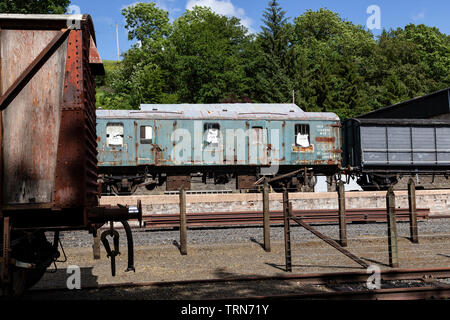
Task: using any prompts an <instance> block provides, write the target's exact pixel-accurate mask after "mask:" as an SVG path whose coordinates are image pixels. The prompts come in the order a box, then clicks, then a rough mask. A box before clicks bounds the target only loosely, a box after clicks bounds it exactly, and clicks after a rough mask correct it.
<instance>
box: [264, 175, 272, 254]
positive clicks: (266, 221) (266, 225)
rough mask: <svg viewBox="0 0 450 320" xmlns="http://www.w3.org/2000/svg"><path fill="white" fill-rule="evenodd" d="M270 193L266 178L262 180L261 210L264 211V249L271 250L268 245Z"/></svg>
mask: <svg viewBox="0 0 450 320" xmlns="http://www.w3.org/2000/svg"><path fill="white" fill-rule="evenodd" d="M269 197H270V194H269V184H268V183H267V180H266V181H265V182H264V188H263V212H264V250H265V251H266V252H271V251H272V250H271V247H270V198H269Z"/></svg>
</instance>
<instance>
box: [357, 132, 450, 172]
mask: <svg viewBox="0 0 450 320" xmlns="http://www.w3.org/2000/svg"><path fill="white" fill-rule="evenodd" d="M360 132H361V149H362V157H363V159H362V162H363V163H362V164H363V165H364V166H371V165H374V166H380V165H390V166H404V165H410V166H441V165H448V164H450V128H449V127H436V126H435V125H433V124H431V125H429V126H428V127H427V126H426V125H424V124H422V125H421V126H414V125H410V126H388V125H386V126H381V125H379V126H362V127H361V129H360Z"/></svg>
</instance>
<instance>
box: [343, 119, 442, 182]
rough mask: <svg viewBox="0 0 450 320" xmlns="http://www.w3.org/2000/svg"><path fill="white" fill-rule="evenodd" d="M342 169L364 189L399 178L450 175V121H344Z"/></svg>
mask: <svg viewBox="0 0 450 320" xmlns="http://www.w3.org/2000/svg"><path fill="white" fill-rule="evenodd" d="M342 131H343V132H342V135H343V150H344V153H343V166H344V167H345V168H346V171H347V172H351V173H355V174H356V175H357V176H359V181H358V183H359V184H360V185H361V186H362V187H363V188H365V189H366V190H370V189H373V188H375V189H383V188H386V187H387V186H389V185H391V184H395V183H396V182H397V180H398V177H400V176H402V175H415V174H429V175H444V176H446V177H447V176H448V175H449V174H450V121H448V120H435V119H420V120H419V119H350V120H347V121H345V122H344V124H343V129H342Z"/></svg>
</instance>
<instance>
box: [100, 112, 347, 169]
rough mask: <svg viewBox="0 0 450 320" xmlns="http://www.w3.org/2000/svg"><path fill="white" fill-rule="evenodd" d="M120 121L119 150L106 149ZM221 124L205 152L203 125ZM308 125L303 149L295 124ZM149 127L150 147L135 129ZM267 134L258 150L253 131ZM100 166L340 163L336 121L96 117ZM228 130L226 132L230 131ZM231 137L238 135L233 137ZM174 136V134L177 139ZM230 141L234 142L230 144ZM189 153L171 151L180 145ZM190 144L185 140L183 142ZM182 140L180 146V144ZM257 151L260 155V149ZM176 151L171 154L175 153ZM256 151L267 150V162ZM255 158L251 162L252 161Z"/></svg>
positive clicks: (338, 134)
mask: <svg viewBox="0 0 450 320" xmlns="http://www.w3.org/2000/svg"><path fill="white" fill-rule="evenodd" d="M114 123H122V124H123V128H124V132H123V133H124V137H123V145H122V146H120V147H119V146H112V147H111V146H108V144H107V142H106V127H107V125H108V124H114ZM207 123H209V124H218V125H219V126H220V137H221V139H220V140H221V142H222V143H221V146H220V147H219V148H218V149H211V148H209V149H208V148H207V144H206V143H205V136H204V126H205V124H207ZM299 124H306V125H309V126H310V136H309V139H310V142H311V146H310V147H308V148H301V147H299V146H296V143H295V139H296V136H295V126H296V125H299ZM146 125H149V126H152V127H153V141H152V144H151V145H148V144H146V145H143V144H141V143H140V127H141V126H146ZM253 129H255V131H257V132H263V134H264V135H266V139H267V140H265V141H264V142H265V144H264V146H263V148H262V149H261V148H258V147H256V148H255V146H254V145H252V141H253V140H252V130H253ZM97 132H98V136H99V144H98V145H99V157H98V158H99V165H100V166H137V165H157V166H198V165H201V166H214V165H228V166H233V165H250V166H251V165H253V166H261V165H270V164H274V162H275V163H277V164H279V165H339V164H340V161H341V155H340V153H339V150H340V149H341V145H340V129H339V122H338V121H336V120H307V119H304V120H287V121H282V120H259V119H258V120H223V119H216V120H215V119H208V120H191V119H185V120H176V119H144V118H142V117H141V118H100V117H99V118H98V125H97ZM230 132H231V133H230ZM233 133H237V135H236V136H233ZM177 134H178V136H177ZM230 138H234V139H236V142H235V143H234V144H230V143H229V141H230ZM182 139H186V140H184V143H186V144H187V145H189V150H181V153H178V155H177V153H176V152H175V153H174V148H176V147H177V146H179V145H181V144H182V143H183V140H182ZM187 140H189V141H187ZM180 142H181V143H180ZM261 150H262V151H261ZM175 151H176V150H175ZM255 152H263V153H264V152H267V153H268V154H269V155H270V157H268V159H269V160H271V161H265V160H266V159H265V158H264V156H261V155H260V154H259V153H257V156H255ZM255 159H256V161H255Z"/></svg>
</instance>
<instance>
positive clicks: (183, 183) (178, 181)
mask: <svg viewBox="0 0 450 320" xmlns="http://www.w3.org/2000/svg"><path fill="white" fill-rule="evenodd" d="M181 188H183V189H184V190H191V177H190V176H183V175H168V176H167V191H175V190H180V189H181Z"/></svg>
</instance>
